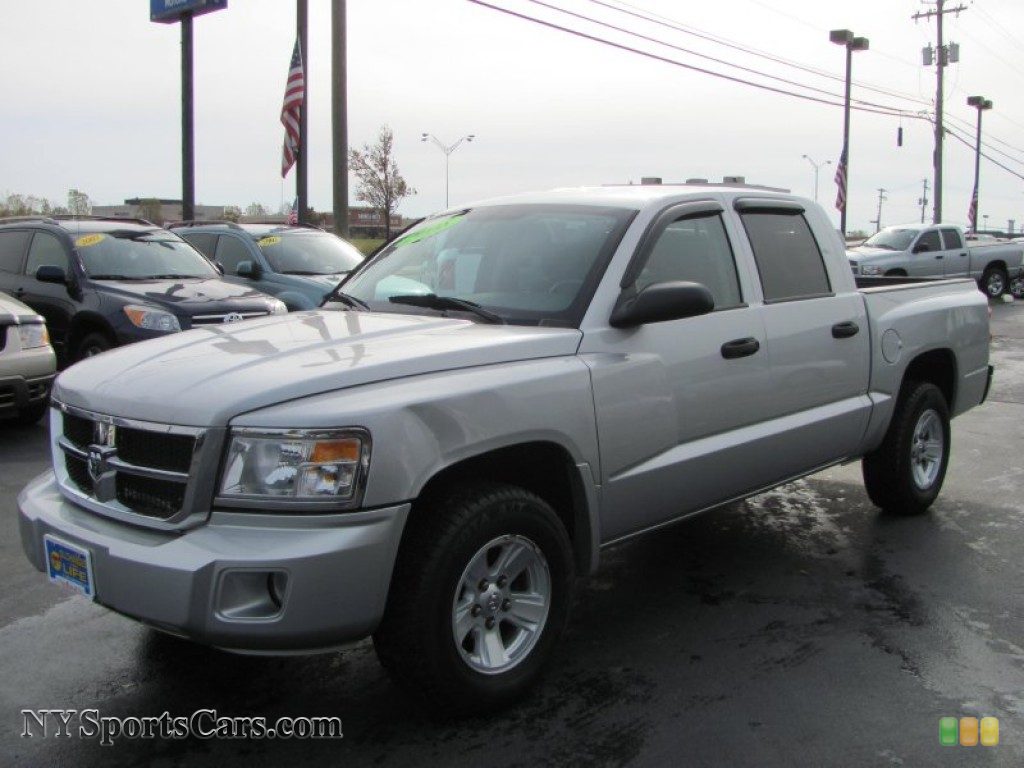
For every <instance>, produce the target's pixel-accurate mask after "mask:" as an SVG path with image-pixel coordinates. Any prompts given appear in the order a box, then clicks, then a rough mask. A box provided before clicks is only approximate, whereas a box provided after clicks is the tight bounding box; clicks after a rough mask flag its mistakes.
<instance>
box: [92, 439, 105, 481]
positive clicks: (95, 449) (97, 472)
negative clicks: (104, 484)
mask: <svg viewBox="0 0 1024 768" xmlns="http://www.w3.org/2000/svg"><path fill="white" fill-rule="evenodd" d="M106 471H107V457H106V456H104V455H103V449H102V448H100V447H99V446H98V445H90V446H89V477H91V478H92V481H93V482H94V483H98V482H99V481H100V478H101V477H103V475H104V473H105V472H106Z"/></svg>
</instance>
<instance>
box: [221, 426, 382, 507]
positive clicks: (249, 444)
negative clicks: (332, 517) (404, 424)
mask: <svg viewBox="0 0 1024 768" xmlns="http://www.w3.org/2000/svg"><path fill="white" fill-rule="evenodd" d="M369 463H370V440H369V436H368V435H366V434H365V433H363V432H354V431H351V430H343V431H331V432H325V431H299V430H297V431H285V432H281V433H278V434H271V433H268V432H265V431H262V432H260V431H255V430H254V431H251V432H250V431H249V430H238V431H236V432H235V433H234V434H233V435H232V438H231V443H230V445H229V446H228V452H227V458H226V460H225V462H224V471H223V474H222V476H221V482H220V496H221V497H222V498H224V499H238V500H242V499H265V500H285V499H293V500H295V501H300V502H310V501H321V502H329V501H335V502H338V501H341V502H344V501H350V500H353V499H354V498H355V495H356V491H357V489H358V487H359V485H360V479H361V478H362V477H363V476H364V475H365V473H366V470H367V468H368V467H369Z"/></svg>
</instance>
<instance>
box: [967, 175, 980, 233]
mask: <svg viewBox="0 0 1024 768" xmlns="http://www.w3.org/2000/svg"><path fill="white" fill-rule="evenodd" d="M967 221H968V222H969V223H968V226H967V228H968V229H969V230H970V231H971V232H977V231H978V187H977V185H975V187H974V192H973V193H972V194H971V206H970V208H968V209H967Z"/></svg>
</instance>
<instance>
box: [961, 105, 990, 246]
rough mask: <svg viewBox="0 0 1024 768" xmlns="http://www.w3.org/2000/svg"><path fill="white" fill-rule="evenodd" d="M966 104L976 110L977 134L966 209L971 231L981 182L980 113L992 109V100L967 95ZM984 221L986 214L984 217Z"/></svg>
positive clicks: (974, 223) (974, 228)
mask: <svg viewBox="0 0 1024 768" xmlns="http://www.w3.org/2000/svg"><path fill="white" fill-rule="evenodd" d="M967 106H969V107H974V108H975V109H976V110H978V135H977V138H976V140H975V145H974V193H973V194H972V195H971V207H970V208H969V209H968V211H967V214H968V215H967V218H968V219H970V225H971V231H972V232H977V231H978V208H979V207H980V205H981V204H980V202H979V196H980V186H979V185H980V183H981V114H982V113H983V112H984V111H985V110H988V109H992V101H991V100H990V99H986V98H985V97H984V96H968V97H967ZM985 220H986V222H987V221H988V216H986V217H985Z"/></svg>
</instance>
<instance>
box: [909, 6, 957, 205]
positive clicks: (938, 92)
mask: <svg viewBox="0 0 1024 768" xmlns="http://www.w3.org/2000/svg"><path fill="white" fill-rule="evenodd" d="M945 3H946V0H935V8H934V10H928V11H919V12H918V13H915V14H914V15H913V16H911V17H910V18H912V19H913V20H914V21H918V20H919V19H931V17H932V16H934V17H935V26H936V29H937V35H936V40H937V42H936V46H935V52H934V53H935V70H936V88H935V154H934V155H933V157H932V164H933V166H934V168H935V189H934V197H935V208H934V211H933V214H932V223H933V224H938V223H939V222H940V221H942V141H943V139H944V138H945V129H944V128H943V127H942V115H943V108H944V104H943V101H944V94H943V71H944V70H945V68H946V67H947V66H948V65H949V64H950V62H953V63H955V62H957V61H958V60H959V46H957V45H956V44H953V45H950V46H948V47H947V46H945V45H944V44H943V42H942V19H943V16H945V15H946V14H947V13H956V14H959V13H960V12H961V11H966V10H967V6H966V5H958V6H956V7H955V8H945V7H944V5H945ZM924 62H925V64H926V65H928V64H931V49H930V48H925V50H924Z"/></svg>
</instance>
